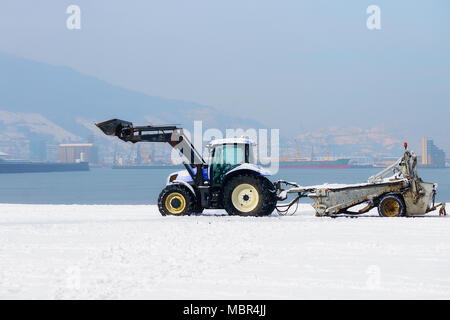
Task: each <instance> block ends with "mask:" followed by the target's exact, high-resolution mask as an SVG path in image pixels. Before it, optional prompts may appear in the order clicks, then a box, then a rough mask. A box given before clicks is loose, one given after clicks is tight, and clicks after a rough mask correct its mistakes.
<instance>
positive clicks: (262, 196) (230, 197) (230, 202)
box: [223, 174, 277, 216]
mask: <svg viewBox="0 0 450 320" xmlns="http://www.w3.org/2000/svg"><path fill="white" fill-rule="evenodd" d="M276 204H277V197H276V190H275V187H274V185H273V183H272V182H270V180H269V179H267V178H265V177H262V176H256V175H252V174H240V175H237V176H235V177H233V178H231V179H230V180H229V181H227V182H226V184H225V187H224V192H223V205H224V208H225V210H226V211H227V213H228V214H229V215H240V216H267V215H269V214H271V213H272V212H273V210H275V206H276Z"/></svg>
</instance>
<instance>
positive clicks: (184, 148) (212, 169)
mask: <svg viewBox="0 0 450 320" xmlns="http://www.w3.org/2000/svg"><path fill="white" fill-rule="evenodd" d="M97 127H99V128H100V129H101V130H102V131H103V132H104V133H105V134H107V135H115V136H117V137H118V138H119V139H121V140H123V141H127V142H132V143H137V142H166V143H169V144H170V145H171V146H172V147H173V148H176V149H177V150H178V151H179V152H180V154H181V155H182V156H183V159H184V163H183V164H184V167H185V170H182V171H178V172H175V173H173V174H171V175H170V176H169V177H168V179H167V185H166V187H165V188H164V189H163V190H162V191H161V193H160V195H159V197H158V208H159V211H160V212H161V214H162V215H164V216H166V215H175V216H182V215H190V214H199V213H201V212H202V211H203V209H225V210H226V212H227V213H228V214H229V215H240V216H266V215H269V214H271V213H272V212H273V211H274V210H275V208H276V205H277V201H278V197H277V190H276V188H275V185H274V184H273V183H272V182H271V181H270V180H269V179H268V176H269V175H270V174H269V172H268V171H266V170H265V169H264V168H262V167H261V166H258V165H256V164H255V160H254V159H255V156H254V146H255V143H254V142H253V141H251V140H250V139H248V138H227V139H219V140H213V141H211V142H210V143H209V144H208V146H207V148H208V150H209V160H208V162H206V161H205V160H204V159H203V157H202V154H201V153H200V152H198V150H196V149H195V147H194V145H193V144H192V143H191V142H190V141H189V139H188V138H187V137H186V136H185V135H184V134H183V129H182V128H178V127H176V126H170V125H167V126H137V127H134V126H133V124H132V123H131V122H128V121H123V120H119V119H112V120H108V121H105V122H102V123H98V124H97Z"/></svg>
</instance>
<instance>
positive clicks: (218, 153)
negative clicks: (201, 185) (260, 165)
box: [210, 144, 249, 185]
mask: <svg viewBox="0 0 450 320" xmlns="http://www.w3.org/2000/svg"><path fill="white" fill-rule="evenodd" d="M211 156H212V161H211V166H210V170H211V171H210V177H211V183H212V185H220V184H221V183H222V181H223V178H224V177H225V174H226V173H227V172H228V171H230V170H232V169H233V168H235V167H237V166H238V165H240V164H242V163H246V162H248V158H249V156H248V145H245V144H223V145H218V146H216V147H215V148H214V150H213V153H212V155H211Z"/></svg>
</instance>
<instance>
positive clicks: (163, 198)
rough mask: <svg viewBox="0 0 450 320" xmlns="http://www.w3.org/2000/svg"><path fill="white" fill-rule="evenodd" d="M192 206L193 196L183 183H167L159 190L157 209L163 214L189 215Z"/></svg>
mask: <svg viewBox="0 0 450 320" xmlns="http://www.w3.org/2000/svg"><path fill="white" fill-rule="evenodd" d="M194 207H195V201H194V196H193V195H192V193H191V191H190V190H189V189H188V188H186V187H185V186H183V185H179V184H171V185H168V186H166V187H165V188H164V189H163V190H162V191H161V193H160V194H159V197H158V209H159V212H160V213H161V214H162V215H163V216H166V215H172V216H184V215H190V214H191V213H192V212H193V211H194Z"/></svg>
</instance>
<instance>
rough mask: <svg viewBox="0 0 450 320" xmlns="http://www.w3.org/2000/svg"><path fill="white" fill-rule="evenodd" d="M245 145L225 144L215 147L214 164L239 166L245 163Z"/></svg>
mask: <svg viewBox="0 0 450 320" xmlns="http://www.w3.org/2000/svg"><path fill="white" fill-rule="evenodd" d="M245 158H246V157H245V145H242V144H224V145H220V146H217V147H215V149H214V155H213V164H230V165H237V164H241V163H245V162H246V161H245Z"/></svg>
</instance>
